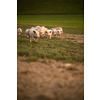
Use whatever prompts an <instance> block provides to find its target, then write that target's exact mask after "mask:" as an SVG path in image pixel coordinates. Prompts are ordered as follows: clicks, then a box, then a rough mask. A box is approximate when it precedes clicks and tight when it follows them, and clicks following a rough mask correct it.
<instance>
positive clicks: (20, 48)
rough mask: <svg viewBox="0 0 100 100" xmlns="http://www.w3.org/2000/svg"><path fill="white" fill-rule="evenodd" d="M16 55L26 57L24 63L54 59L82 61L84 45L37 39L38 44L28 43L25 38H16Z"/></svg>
mask: <svg viewBox="0 0 100 100" xmlns="http://www.w3.org/2000/svg"><path fill="white" fill-rule="evenodd" d="M17 54H18V56H23V55H26V56H27V58H26V59H25V61H37V60H38V59H40V58H42V59H55V60H63V61H65V62H83V61H84V43H74V42H72V41H66V40H61V39H58V38H52V39H51V40H50V39H47V38H39V40H38V42H37V43H35V42H34V41H33V40H32V43H30V42H29V39H28V38H27V37H26V36H23V35H21V36H17Z"/></svg>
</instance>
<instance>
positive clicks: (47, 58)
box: [17, 25, 84, 100]
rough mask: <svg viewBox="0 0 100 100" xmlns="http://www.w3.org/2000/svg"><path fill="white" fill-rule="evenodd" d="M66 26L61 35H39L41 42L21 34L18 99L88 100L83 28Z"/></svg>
mask: <svg viewBox="0 0 100 100" xmlns="http://www.w3.org/2000/svg"><path fill="white" fill-rule="evenodd" d="M18 27H21V28H23V29H24V31H25V29H26V28H28V27H30V26H29V25H18ZM48 28H49V27H48ZM64 29H66V31H64V34H63V35H62V36H61V38H60V39H57V38H55V37H52V39H51V40H47V39H46V38H39V40H38V43H35V42H33V41H32V42H31V43H30V42H29V39H28V38H27V37H26V35H25V33H24V32H23V33H22V35H20V36H17V55H18V56H17V98H18V100H84V34H80V33H81V32H82V31H83V30H80V31H79V29H80V28H78V29H76V28H71V30H72V31H73V32H76V33H77V34H73V32H72V31H68V29H69V28H68V29H67V28H64ZM54 41H56V44H55V43H54ZM52 42H53V43H52ZM57 48H58V49H57ZM45 51H46V52H47V54H48V52H49V55H46V52H45ZM35 54H36V55H35Z"/></svg>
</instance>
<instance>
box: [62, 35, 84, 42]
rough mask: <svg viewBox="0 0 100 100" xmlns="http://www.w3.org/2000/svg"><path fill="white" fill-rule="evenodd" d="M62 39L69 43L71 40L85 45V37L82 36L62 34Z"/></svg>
mask: <svg viewBox="0 0 100 100" xmlns="http://www.w3.org/2000/svg"><path fill="white" fill-rule="evenodd" d="M61 39H65V40H67V41H69V40H71V41H73V42H75V43H84V35H80V34H68V33H66V34H62V35H61Z"/></svg>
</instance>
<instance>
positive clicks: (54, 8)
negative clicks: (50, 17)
mask: <svg viewBox="0 0 100 100" xmlns="http://www.w3.org/2000/svg"><path fill="white" fill-rule="evenodd" d="M83 13H84V0H18V1H17V14H83Z"/></svg>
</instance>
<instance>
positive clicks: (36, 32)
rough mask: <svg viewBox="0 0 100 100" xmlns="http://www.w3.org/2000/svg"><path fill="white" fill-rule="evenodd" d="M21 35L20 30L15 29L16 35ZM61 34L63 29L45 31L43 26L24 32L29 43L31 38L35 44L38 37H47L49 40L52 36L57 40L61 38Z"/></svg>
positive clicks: (55, 28) (56, 28)
mask: <svg viewBox="0 0 100 100" xmlns="http://www.w3.org/2000/svg"><path fill="white" fill-rule="evenodd" d="M21 33H22V29H21V28H18V29H17V34H18V35H21ZM62 33H63V29H62V27H54V28H51V29H47V28H46V27H44V26H35V27H31V28H30V29H26V30H25V34H26V36H27V37H28V38H29V41H30V42H31V37H32V38H33V40H34V41H35V42H37V39H38V38H39V37H45V36H46V37H47V38H50V39H51V37H52V35H53V36H56V37H57V38H59V37H60V36H61V34H62Z"/></svg>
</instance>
